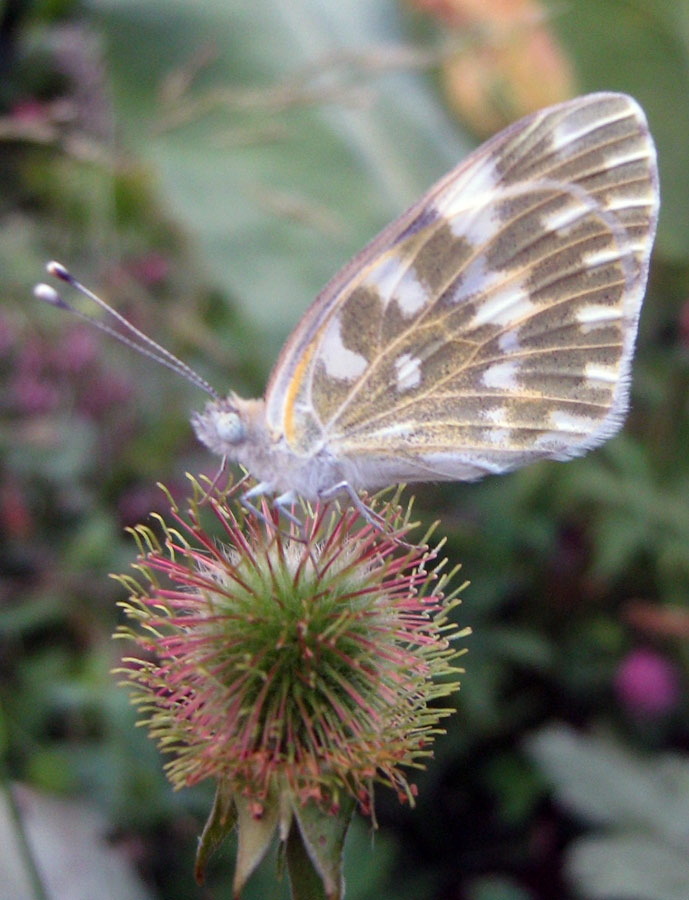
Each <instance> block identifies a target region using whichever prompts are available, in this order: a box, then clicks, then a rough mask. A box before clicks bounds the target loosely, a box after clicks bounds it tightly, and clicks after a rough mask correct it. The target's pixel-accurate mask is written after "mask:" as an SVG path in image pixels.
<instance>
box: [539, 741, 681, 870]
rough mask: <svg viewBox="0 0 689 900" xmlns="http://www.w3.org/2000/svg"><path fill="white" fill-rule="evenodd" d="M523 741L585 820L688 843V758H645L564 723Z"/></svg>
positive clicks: (678, 843) (559, 793)
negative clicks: (582, 732) (585, 734)
mask: <svg viewBox="0 0 689 900" xmlns="http://www.w3.org/2000/svg"><path fill="white" fill-rule="evenodd" d="M526 745H527V749H528V751H529V753H530V755H531V756H532V757H533V758H534V759H535V760H536V762H537V763H538V765H539V766H540V768H541V769H542V770H543V771H544V772H545V774H546V777H547V778H548V779H549V781H550V782H551V783H552V784H553V787H554V789H555V793H556V795H557V796H558V797H559V799H560V801H561V802H562V803H563V804H564V805H565V806H567V807H569V809H570V810H572V811H573V812H575V813H577V814H578V815H580V816H581V817H582V818H583V819H584V820H585V821H588V822H592V823H595V824H598V825H606V826H616V827H618V828H624V829H626V830H632V829H634V830H637V831H640V832H648V833H650V834H651V835H657V836H659V837H661V838H662V839H664V840H666V841H668V842H669V843H671V844H673V845H674V846H676V847H685V848H686V847H687V846H689V816H687V810H689V758H688V757H686V756H676V755H670V754H666V755H664V756H659V757H658V756H656V757H652V758H650V759H644V758H643V757H640V756H636V755H634V754H633V753H632V752H631V751H629V750H627V749H626V748H623V747H622V746H621V745H620V744H618V743H617V742H616V741H614V740H613V739H612V738H609V737H602V736H591V737H589V736H584V735H581V734H578V733H577V732H575V731H574V729H572V728H569V727H566V726H563V725H561V726H557V725H553V726H550V727H548V728H544V729H543V730H542V731H540V732H538V733H537V734H535V735H532V736H531V737H530V738H529V739H528V741H527V744H526ZM687 884H689V882H687Z"/></svg>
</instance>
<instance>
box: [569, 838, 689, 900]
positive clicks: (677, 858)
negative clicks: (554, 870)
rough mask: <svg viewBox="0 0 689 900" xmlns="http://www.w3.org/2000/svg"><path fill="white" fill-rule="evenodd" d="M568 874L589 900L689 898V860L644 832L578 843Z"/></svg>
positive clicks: (572, 854) (585, 839) (685, 853)
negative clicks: (688, 895) (688, 896)
mask: <svg viewBox="0 0 689 900" xmlns="http://www.w3.org/2000/svg"><path fill="white" fill-rule="evenodd" d="M567 873H568V875H569V877H570V878H571V879H572V881H573V882H574V883H575V884H576V885H577V887H578V889H579V891H580V893H581V895H582V896H584V897H586V900H619V898H620V897H624V898H625V900H687V894H688V893H689V856H687V851H686V848H684V849H679V848H677V847H670V846H668V845H667V844H665V843H663V842H662V841H660V840H659V839H657V838H653V837H650V836H648V835H643V834H629V835H613V836H610V837H588V838H581V839H580V840H578V841H576V842H575V844H574V846H573V847H572V849H571V852H570V854H569V858H568V861H567Z"/></svg>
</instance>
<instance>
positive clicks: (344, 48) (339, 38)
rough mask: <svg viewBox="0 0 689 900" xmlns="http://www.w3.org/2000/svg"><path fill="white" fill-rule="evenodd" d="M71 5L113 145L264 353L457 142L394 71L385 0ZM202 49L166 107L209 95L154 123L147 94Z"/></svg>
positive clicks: (410, 70) (142, 0)
mask: <svg viewBox="0 0 689 900" xmlns="http://www.w3.org/2000/svg"><path fill="white" fill-rule="evenodd" d="M87 5H90V7H91V8H92V9H93V10H94V12H95V13H97V15H98V17H99V21H100V22H101V24H102V28H103V34H104V35H105V37H106V40H107V42H108V45H109V61H110V71H111V74H112V78H113V84H114V92H115V96H116V109H117V115H118V119H119V120H120V124H121V126H122V127H123V130H124V132H125V134H126V136H127V140H128V142H129V146H130V147H131V148H132V149H133V150H134V152H135V153H137V154H140V155H141V157H143V158H144V159H145V160H146V161H147V162H148V164H149V165H150V166H151V167H152V169H153V171H154V172H155V173H156V174H157V177H158V178H159V182H160V192H161V194H162V195H163V196H164V197H165V198H166V201H167V202H168V203H169V206H170V207H171V210H172V213H173V215H174V217H175V218H176V219H177V220H178V221H179V222H180V223H182V224H184V225H186V227H187V229H188V231H189V232H190V233H191V234H193V236H194V238H195V240H196V241H197V244H198V247H199V249H200V251H201V256H202V259H203V261H204V263H205V265H206V266H207V270H208V281H209V282H211V283H216V284H218V285H220V286H222V287H223V288H224V289H226V290H229V291H231V292H233V293H234V295H235V296H236V298H237V300H238V302H239V303H240V305H241V307H242V311H243V312H244V313H245V314H246V316H247V317H248V318H249V319H250V320H251V321H252V322H253V323H254V324H255V325H257V326H259V327H260V328H261V332H262V335H263V340H262V344H266V345H267V346H266V352H267V353H271V354H272V353H274V350H275V349H276V347H277V346H278V345H279V342H280V341H282V340H283V339H284V336H285V334H286V333H287V332H288V331H289V330H290V329H291V328H292V327H293V325H294V323H295V322H296V320H297V318H298V316H299V315H300V314H301V312H302V311H303V310H304V309H305V308H306V305H307V304H308V302H309V301H310V299H312V298H313V297H314V296H315V294H316V293H317V291H318V290H319V289H320V288H321V287H322V286H323V285H324V284H325V282H326V281H327V280H328V279H329V278H330V277H331V276H332V275H333V274H334V273H335V271H336V270H337V269H338V267H339V266H340V265H342V264H343V263H344V262H346V260H347V259H348V258H349V257H350V256H352V255H353V254H354V253H356V252H357V251H358V250H359V249H360V248H361V246H362V245H363V243H364V242H365V241H367V240H368V239H370V238H371V237H373V235H374V234H375V233H376V231H378V230H379V229H380V228H381V227H382V226H383V225H385V224H386V222H387V221H389V219H391V218H392V217H393V216H396V215H398V214H399V213H401V212H402V211H403V209H404V208H405V207H406V206H408V205H409V204H410V203H411V202H413V201H414V200H416V199H417V197H418V196H419V195H420V194H421V193H422V192H423V191H424V190H425V189H426V188H428V187H429V186H430V185H431V183H432V182H433V181H434V180H435V179H436V178H438V177H440V176H441V175H443V174H444V173H445V172H446V171H447V170H448V169H449V168H451V167H452V166H453V165H455V164H456V163H457V162H458V161H459V160H460V159H462V157H463V156H465V155H466V153H467V151H468V149H469V147H470V142H469V141H467V140H464V139H462V137H461V135H460V132H459V130H458V129H457V127H456V126H455V125H454V124H453V123H452V122H451V120H450V117H449V115H448V114H447V112H446V111H445V109H444V108H443V105H442V103H441V101H440V99H439V97H438V96H437V94H436V92H435V91H434V90H433V88H432V85H431V83H430V82H429V81H428V80H427V78H426V77H425V73H423V72H421V71H419V70H418V69H416V68H414V66H413V65H412V64H411V63H406V64H405V63H404V62H401V63H400V62H398V58H399V54H400V50H401V49H404V48H405V47H408V45H409V43H410V38H409V36H408V35H407V34H406V32H405V26H406V18H405V14H404V12H403V10H402V8H401V7H400V5H399V4H398V3H396V2H394V0H380V2H378V3H375V4H371V3H368V2H365V0H349V2H347V3H344V4H339V3H329V4H323V5H314V4H313V3H312V2H311V0H292V2H290V3H282V2H278V0H265V2H263V3H262V4H261V9H260V14H257V12H256V9H255V8H254V7H252V6H251V5H250V4H249V5H248V6H244V7H242V6H241V5H237V4H232V5H228V4H226V3H224V2H221V0H208V2H206V3H203V4H189V3H180V2H170V0H137V2H131V0H125V2H122V0H90V3H89V4H87ZM211 46H212V50H213V54H212V62H209V63H208V65H206V66H205V67H202V68H201V70H200V71H199V73H198V77H197V78H196V79H195V80H193V81H192V83H191V85H190V87H189V90H188V92H187V94H186V95H185V96H183V97H182V98H180V99H179V101H178V103H177V104H176V106H177V108H179V106H180V105H185V104H186V105H188V107H189V109H192V110H193V108H194V104H196V108H197V112H199V113H200V112H201V110H202V108H203V104H204V103H210V98H211V97H213V96H217V97H218V101H219V102H218V103H217V104H216V105H215V107H214V108H213V109H212V110H211V111H209V112H208V113H207V114H203V115H201V114H199V115H196V116H192V119H191V120H190V121H189V122H188V123H186V124H183V125H180V126H178V127H167V128H166V127H164V120H165V117H166V116H167V115H168V112H167V111H166V110H165V109H163V107H162V105H161V100H160V89H161V86H162V85H163V83H164V82H165V80H166V79H169V78H170V76H174V74H175V73H177V74H179V73H182V72H184V71H187V70H189V67H190V66H191V65H192V64H193V60H194V59H195V58H197V57H198V55H199V53H200V52H202V51H203V50H204V49H206V50H208V49H209V48H210V47H211ZM214 92H215V93H214ZM319 97H323V99H322V100H320V102H319V100H318V98H319ZM171 111H172V112H173V113H174V112H175V108H174V106H173V108H172V110H171Z"/></svg>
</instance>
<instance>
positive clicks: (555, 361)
mask: <svg viewBox="0 0 689 900" xmlns="http://www.w3.org/2000/svg"><path fill="white" fill-rule="evenodd" d="M658 205H659V195H658V176H657V169H656V159H655V150H654V146H653V142H652V139H651V137H650V134H649V131H648V127H647V125H646V120H645V118H644V115H643V112H642V110H641V109H640V108H639V106H638V105H637V104H636V103H635V101H633V100H632V99H631V98H629V97H627V96H624V95H621V94H591V95H587V96H584V97H580V98H577V99H575V100H572V101H569V102H566V103H563V104H560V105H558V106H554V107H551V108H549V109H545V110H542V111H541V112H538V113H536V114H534V115H531V116H528V117H527V118H525V119H522V120H521V121H520V122H517V123H516V124H515V125H513V126H511V127H510V128H508V129H506V130H505V131H503V132H501V133H500V134H498V135H497V136H496V137H494V138H493V139H492V140H490V141H488V142H487V143H486V144H484V145H483V146H481V147H479V148H478V149H477V150H476V151H475V152H474V153H472V154H471V155H470V156H469V157H468V158H467V159H466V160H465V161H464V162H463V163H462V164H461V165H460V166H458V167H457V168H456V169H454V170H453V171H452V172H450V173H449V174H448V175H447V176H445V178H443V179H442V180H441V181H439V182H438V183H437V184H436V185H435V186H434V187H432V188H431V190H430V191H428V193H427V194H425V195H424V196H423V197H422V198H421V200H419V202H418V203H416V204H415V205H414V206H413V207H411V208H410V209H409V210H407V212H406V213H404V214H403V215H402V216H401V217H400V218H399V219H397V220H396V221H395V222H393V223H392V224H391V225H389V226H388V227H387V228H386V229H385V230H384V231H383V232H382V233H381V234H380V235H378V237H377V238H375V239H374V240H373V241H372V242H371V243H370V244H369V245H368V246H367V247H366V248H365V249H364V250H363V251H362V252H361V253H360V254H359V255H358V256H357V257H355V258H354V259H353V260H352V261H351V262H350V263H349V264H348V265H347V266H345V268H344V269H342V270H341V272H339V273H338V274H337V275H336V276H335V278H334V279H333V280H332V281H331V282H330V283H329V284H328V285H327V287H326V288H325V289H324V290H323V291H322V293H321V294H320V295H319V296H318V297H317V298H316V300H315V301H314V303H313V304H312V306H311V307H310V309H309V310H308V311H307V313H306V314H305V315H304V317H303V319H302V320H301V322H300V323H299V325H298V326H297V328H296V329H295V331H294V333H293V334H292V336H291V338H290V339H289V340H288V342H287V344H286V345H285V348H284V350H283V352H282V354H281V356H280V358H279V360H278V362H277V364H276V367H275V369H274V371H273V374H272V376H271V379H270V382H269V386H268V390H267V393H266V413H267V420H268V425H269V427H270V428H271V429H274V430H275V431H277V432H278V433H280V434H282V435H284V437H285V439H286V441H287V443H288V445H289V446H290V449H291V450H292V451H293V452H294V453H295V454H297V455H298V456H303V457H309V456H311V455H313V454H315V453H316V452H318V451H319V450H322V449H323V448H325V449H326V450H327V452H328V453H330V454H331V455H332V456H333V457H335V458H337V459H340V460H344V461H345V463H346V470H348V471H349V472H350V473H351V480H352V482H353V483H355V484H356V485H357V486H360V487H375V486H378V485H381V484H385V483H388V482H392V481H395V480H416V481H420V480H436V479H450V480H455V479H471V478H477V477H480V476H481V475H483V474H485V473H487V472H502V471H507V470H509V469H512V468H515V467H517V466H520V465H523V464H525V463H527V462H529V461H531V460H534V459H539V458H545V457H553V458H557V459H566V458H569V457H571V456H575V455H577V454H580V453H583V452H584V451H585V450H587V449H589V448H591V447H593V446H596V445H598V444H600V443H601V442H602V441H604V440H605V439H607V438H608V437H610V436H611V435H612V434H613V433H614V432H615V431H616V430H617V429H618V428H619V426H620V424H621V422H622V419H623V417H624V414H625V411H626V405H627V397H628V391H629V369H630V362H631V356H632V354H633V348H634V340H635V336H636V330H637V323H638V318H639V312H640V308H641V301H642V298H643V293H644V290H645V284H646V278H647V273H648V263H649V256H650V251H651V246H652V242H653V236H654V233H655V226H656V220H657V214H658Z"/></svg>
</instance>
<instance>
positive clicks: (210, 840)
mask: <svg viewBox="0 0 689 900" xmlns="http://www.w3.org/2000/svg"><path fill="white" fill-rule="evenodd" d="M236 824H237V807H236V805H235V802H234V795H233V793H232V790H231V789H230V786H229V782H227V781H219V782H218V787H217V789H216V791H215V800H214V801H213V808H212V809H211V812H210V815H209V816H208V820H207V822H206V824H205V826H204V828H203V832H202V833H201V837H200V838H199V846H198V849H197V851H196V860H195V862H194V878H195V879H196V882H197V884H203V881H204V878H205V876H206V863H207V862H208V860H209V858H210V857H211V856H212V855H213V854H214V853H215V851H216V850H217V849H218V847H219V846H220V844H222V842H223V841H224V840H225V838H226V837H227V835H228V834H229V833H230V831H232V829H233V828H234V826H235V825H236Z"/></svg>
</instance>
